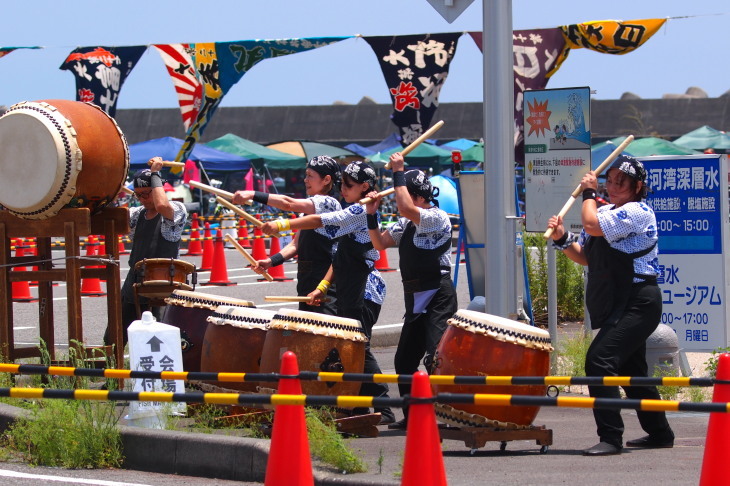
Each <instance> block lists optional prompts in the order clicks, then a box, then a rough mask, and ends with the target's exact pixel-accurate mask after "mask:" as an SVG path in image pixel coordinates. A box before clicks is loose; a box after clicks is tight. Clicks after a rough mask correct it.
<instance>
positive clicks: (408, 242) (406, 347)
mask: <svg viewBox="0 0 730 486" xmlns="http://www.w3.org/2000/svg"><path fill="white" fill-rule="evenodd" d="M390 165H391V168H392V170H393V185H394V187H395V201H396V204H397V205H398V213H399V214H400V216H401V217H400V218H399V219H398V221H396V222H395V223H393V224H392V225H390V226H389V227H388V229H386V230H385V231H383V232H382V233H381V231H380V225H379V223H378V221H377V216H376V211H377V207H378V203H379V201H380V197H381V196H380V195H378V194H377V193H371V194H368V196H369V197H371V198H372V202H370V203H368V204H367V205H366V210H367V224H368V229H369V231H370V238H371V240H372V242H373V245H374V246H375V248H376V249H377V250H384V249H386V248H388V247H391V246H398V255H399V257H400V271H401V277H402V279H403V292H404V297H405V303H406V315H405V320H404V323H403V329H402V330H401V334H400V339H399V340H398V348H397V349H396V352H395V358H394V364H395V372H396V373H398V374H407V375H410V374H413V373H415V372H416V371H417V370H418V364H419V362H420V361H421V358H423V364H424V366H425V367H426V370H428V372H429V373H430V372H431V367H432V365H433V358H434V354H435V353H436V347H437V346H438V343H439V340H440V339H441V336H442V335H443V333H444V332H445V331H446V327H447V322H446V321H447V320H448V319H449V318H450V317H451V316H452V315H453V314H454V312H456V309H457V303H456V291H455V289H454V284H453V282H452V280H451V220H450V219H449V216H448V214H446V213H445V212H444V211H443V210H441V209H439V208H438V203H437V202H436V201H435V199H434V198H435V197H436V196H438V188H434V187H433V186H432V185H431V183H430V182H429V180H428V179H427V178H426V175H425V174H424V173H423V172H421V171H420V170H409V171H408V172H404V168H403V166H404V160H403V155H402V154H401V153H400V152H396V153H394V154H393V155H391V156H390ZM398 389H399V390H400V395H401V396H405V395H406V394H408V393H410V391H411V386H410V385H409V384H402V383H399V384H398ZM403 411H404V414H406V417H407V409H404V410H403ZM406 423H407V419H403V420H402V421H399V422H396V423H394V424H392V425H391V426H390V428H403V429H405V427H406Z"/></svg>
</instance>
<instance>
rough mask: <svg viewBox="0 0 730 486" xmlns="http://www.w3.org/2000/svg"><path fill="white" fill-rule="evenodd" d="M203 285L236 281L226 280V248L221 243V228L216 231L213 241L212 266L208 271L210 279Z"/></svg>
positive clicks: (226, 283) (229, 283)
mask: <svg viewBox="0 0 730 486" xmlns="http://www.w3.org/2000/svg"><path fill="white" fill-rule="evenodd" d="M203 285H236V282H231V281H230V280H228V268H227V265H226V248H225V245H224V244H223V232H222V231H221V230H217V231H216V236H215V242H214V243H213V268H212V270H211V271H210V280H209V281H208V282H205V283H204V284H203Z"/></svg>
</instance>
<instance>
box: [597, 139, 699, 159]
mask: <svg viewBox="0 0 730 486" xmlns="http://www.w3.org/2000/svg"><path fill="white" fill-rule="evenodd" d="M624 140H626V137H616V138H613V139H611V142H612V143H614V144H615V145H616V146H618V145H621V143H622V142H623V141H624ZM626 152H628V153H630V154H633V155H634V157H648V156H651V155H696V154H699V153H701V152H698V151H696V150H692V149H690V148H686V147H682V146H681V145H676V144H674V143H672V142H670V141H669V140H664V139H663V138H657V137H645V138H639V139H636V140H634V141H633V142H631V143H630V144H629V145H628V146H627V147H626Z"/></svg>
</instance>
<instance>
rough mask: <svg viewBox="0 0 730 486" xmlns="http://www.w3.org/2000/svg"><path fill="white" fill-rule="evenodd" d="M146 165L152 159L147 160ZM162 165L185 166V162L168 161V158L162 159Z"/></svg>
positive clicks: (150, 162) (149, 163)
mask: <svg viewBox="0 0 730 486" xmlns="http://www.w3.org/2000/svg"><path fill="white" fill-rule="evenodd" d="M147 165H152V161H151V160H150V161H148V162H147ZM162 165H163V167H185V162H170V161H169V160H163V161H162Z"/></svg>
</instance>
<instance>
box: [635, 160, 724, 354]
mask: <svg viewBox="0 0 730 486" xmlns="http://www.w3.org/2000/svg"><path fill="white" fill-rule="evenodd" d="M640 160H641V161H642V162H644V165H645V167H646V169H647V171H648V177H649V180H648V185H649V187H650V189H651V190H652V192H651V193H650V194H649V196H648V197H647V201H646V202H647V204H649V205H650V206H651V207H652V208H653V209H654V212H655V213H656V218H657V229H658V231H659V243H658V245H659V266H660V271H661V274H660V275H659V279H658V282H659V286H660V287H661V289H662V319H661V322H662V323H663V324H666V325H668V326H670V327H672V329H674V331H675V332H676V333H677V339H678V341H679V347H680V349H683V350H685V351H704V352H707V351H712V350H714V349H717V348H724V347H726V346H727V345H728V319H727V317H728V316H727V306H726V302H727V298H728V290H729V287H728V279H727V275H728V274H729V273H728V261H727V258H726V257H725V255H724V249H725V248H728V181H727V156H724V155H714V154H713V155H693V156H662V157H645V158H641V159H640Z"/></svg>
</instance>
